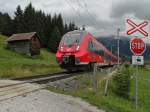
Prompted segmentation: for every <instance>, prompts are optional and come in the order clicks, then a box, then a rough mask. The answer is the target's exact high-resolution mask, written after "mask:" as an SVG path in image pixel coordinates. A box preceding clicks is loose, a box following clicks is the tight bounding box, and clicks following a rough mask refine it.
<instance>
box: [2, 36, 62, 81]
mask: <svg viewBox="0 0 150 112" xmlns="http://www.w3.org/2000/svg"><path fill="white" fill-rule="evenodd" d="M6 39H7V37H5V36H2V35H0V77H3V78H8V77H21V76H29V75H37V74H44V73H54V72H59V71H62V69H61V68H59V67H58V65H57V63H56V61H55V54H52V53H50V52H48V51H47V50H46V49H42V50H41V55H39V56H34V57H29V56H25V55H20V54H18V53H15V52H13V51H10V50H8V49H6Z"/></svg>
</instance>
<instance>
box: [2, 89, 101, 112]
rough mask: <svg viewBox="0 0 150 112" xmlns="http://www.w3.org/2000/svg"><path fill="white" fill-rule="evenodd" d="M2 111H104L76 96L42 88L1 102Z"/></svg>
mask: <svg viewBox="0 0 150 112" xmlns="http://www.w3.org/2000/svg"><path fill="white" fill-rule="evenodd" d="M0 112H104V111H103V110H99V109H97V108H96V107H94V106H92V105H90V104H88V103H86V102H84V101H82V100H81V99H80V98H74V97H71V96H66V95H62V94H58V93H53V92H50V91H48V90H40V91H36V92H34V93H29V94H27V95H24V96H19V97H15V98H12V99H9V100H6V101H2V102H0Z"/></svg>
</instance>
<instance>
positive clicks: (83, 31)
mask: <svg viewBox="0 0 150 112" xmlns="http://www.w3.org/2000/svg"><path fill="white" fill-rule="evenodd" d="M68 33H84V34H86V33H88V32H87V31H85V30H74V31H70V32H68Z"/></svg>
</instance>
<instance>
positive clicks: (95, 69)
mask: <svg viewBox="0 0 150 112" xmlns="http://www.w3.org/2000/svg"><path fill="white" fill-rule="evenodd" d="M96 72H97V64H96V63H94V69H93V90H94V92H96V91H97V75H96V74H97V73H96Z"/></svg>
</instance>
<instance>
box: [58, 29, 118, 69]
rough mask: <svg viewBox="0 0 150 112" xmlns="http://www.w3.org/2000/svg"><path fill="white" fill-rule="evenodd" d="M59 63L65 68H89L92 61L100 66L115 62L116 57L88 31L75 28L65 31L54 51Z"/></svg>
mask: <svg viewBox="0 0 150 112" xmlns="http://www.w3.org/2000/svg"><path fill="white" fill-rule="evenodd" d="M56 60H57V62H58V63H59V65H60V66H61V67H62V68H64V69H67V70H76V69H85V68H88V69H91V68H92V67H93V64H94V63H98V64H99V65H100V66H106V65H114V64H117V60H118V59H117V57H116V56H115V55H113V54H112V53H111V52H110V51H109V50H108V49H107V48H106V47H105V46H104V45H103V44H102V43H100V42H99V41H97V40H96V39H95V37H93V36H92V35H91V34H90V33H88V32H86V31H81V30H75V31H71V32H68V33H66V34H65V35H64V36H63V37H62V40H61V42H60V44H59V48H58V51H57V53H56Z"/></svg>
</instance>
